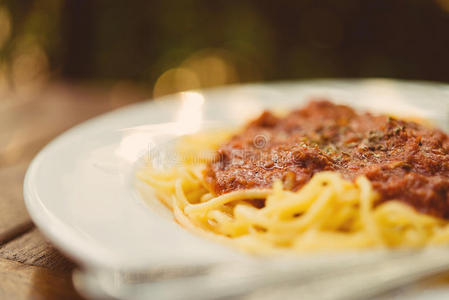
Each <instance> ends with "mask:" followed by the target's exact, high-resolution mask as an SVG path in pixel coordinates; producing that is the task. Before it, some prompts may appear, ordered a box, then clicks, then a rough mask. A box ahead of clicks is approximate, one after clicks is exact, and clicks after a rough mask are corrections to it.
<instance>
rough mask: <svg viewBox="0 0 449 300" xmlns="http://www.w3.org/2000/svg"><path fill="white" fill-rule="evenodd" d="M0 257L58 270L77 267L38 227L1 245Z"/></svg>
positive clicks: (68, 269) (68, 270)
mask: <svg viewBox="0 0 449 300" xmlns="http://www.w3.org/2000/svg"><path fill="white" fill-rule="evenodd" d="M0 257H1V258H6V259H10V260H14V261H17V262H21V263H24V264H27V265H31V266H40V267H46V268H48V269H50V270H53V271H58V272H70V271H72V270H73V268H74V267H75V264H73V263H72V262H70V261H69V260H68V259H66V258H65V257H63V256H62V255H61V254H60V253H59V252H58V251H57V250H56V249H55V248H54V247H53V246H52V245H51V244H50V243H49V242H48V241H47V240H46V239H45V238H44V236H42V234H41V233H40V232H39V231H38V230H37V229H36V228H33V229H32V230H30V231H28V232H27V233H25V234H23V235H21V236H20V237H18V238H16V239H15V240H13V241H10V242H9V243H7V244H5V245H3V246H2V247H0Z"/></svg>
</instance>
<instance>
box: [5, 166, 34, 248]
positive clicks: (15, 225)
mask: <svg viewBox="0 0 449 300" xmlns="http://www.w3.org/2000/svg"><path fill="white" fill-rule="evenodd" d="M27 166H28V163H24V164H19V165H15V166H12V167H7V168H0V183H1V184H0V244H1V243H3V242H5V241H8V240H10V239H12V238H14V237H15V236H17V235H18V234H20V233H22V232H24V231H26V230H28V229H30V228H31V227H32V223H31V220H30V218H29V216H28V213H27V212H26V209H25V204H24V203H23V200H22V199H23V193H22V185H23V178H24V175H25V170H26V168H27Z"/></svg>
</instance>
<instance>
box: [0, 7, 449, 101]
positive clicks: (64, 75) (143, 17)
mask: <svg viewBox="0 0 449 300" xmlns="http://www.w3.org/2000/svg"><path fill="white" fill-rule="evenodd" d="M0 3H1V4H0V83H1V84H2V85H6V86H7V87H12V88H16V89H17V88H21V87H23V86H26V85H33V84H34V85H35V84H42V83H44V82H47V81H48V80H62V81H70V82H79V81H82V82H88V83H89V84H90V83H92V84H109V83H116V82H130V83H132V84H138V85H141V86H144V87H146V88H148V89H149V90H151V91H153V94H154V95H155V96H159V95H163V94H167V93H171V92H176V91H179V90H183V89H188V88H198V87H208V86H215V85H223V84H229V83H235V82H249V81H269V80H284V79H303V78H321V77H393V78H406V79H420V80H434V81H449V0H375V1H355V0H339V1H335V0H333V1H331V0H325V1H312V0H298V1H268V0H258V1H245V0H241V1H222V0H178V1H174V0H165V1H147V0H134V1H106V0H92V1H89V0H65V1H57V0H20V1H18V0H4V1H3V2H0Z"/></svg>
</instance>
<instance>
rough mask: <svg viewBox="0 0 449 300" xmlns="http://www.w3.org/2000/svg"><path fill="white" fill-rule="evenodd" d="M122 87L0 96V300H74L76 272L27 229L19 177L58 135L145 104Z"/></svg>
mask: <svg viewBox="0 0 449 300" xmlns="http://www.w3.org/2000/svg"><path fill="white" fill-rule="evenodd" d="M148 95H149V93H148V92H146V91H144V90H142V89H139V88H136V87H135V86H133V85H130V84H127V83H118V84H115V85H114V86H112V87H109V88H98V87H97V88H92V87H80V86H73V85H72V86H71V85H67V84H62V83H55V84H51V85H47V86H45V87H40V88H37V87H36V88H35V89H33V90H26V91H16V92H10V91H3V92H2V91H0V299H80V298H81V296H80V295H78V294H77V293H76V291H75V290H74V288H73V286H72V281H71V273H72V270H73V269H74V268H75V267H76V266H75V264H74V263H73V262H71V261H70V260H69V259H67V258H65V257H64V256H63V255H62V254H61V253H60V252H58V250H56V249H55V248H54V247H53V246H51V244H49V243H48V242H47V241H46V240H45V238H44V237H43V236H42V234H41V233H40V232H39V230H37V229H36V227H35V226H34V225H33V223H32V221H31V219H30V217H29V215H28V213H27V211H26V209H25V206H24V202H23V195H22V184H23V178H24V174H25V171H26V169H27V167H28V165H29V163H30V161H31V160H32V158H33V157H34V156H35V155H36V154H37V152H38V151H39V150H40V149H41V148H42V147H43V146H44V145H45V144H46V143H48V142H49V141H50V140H51V139H52V138H54V137H55V136H56V135H58V134H59V133H61V132H63V131H64V130H66V129H68V128H70V127H72V126H73V125H75V124H77V123H80V122H81V121H84V120H86V119H88V118H91V117H93V116H95V115H98V114H100V113H103V112H106V111H109V110H112V109H114V108H117V107H119V106H122V105H125V104H128V103H130V102H135V101H137V100H141V99H145V98H148Z"/></svg>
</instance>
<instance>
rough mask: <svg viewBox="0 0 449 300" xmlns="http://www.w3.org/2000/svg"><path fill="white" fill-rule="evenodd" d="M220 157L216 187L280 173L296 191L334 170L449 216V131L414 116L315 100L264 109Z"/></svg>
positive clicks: (212, 175) (211, 179)
mask: <svg viewBox="0 0 449 300" xmlns="http://www.w3.org/2000/svg"><path fill="white" fill-rule="evenodd" d="M218 158H219V159H217V160H216V161H214V162H212V163H210V164H209V166H208V168H207V169H206V171H205V177H206V181H207V182H208V184H209V185H210V186H211V188H212V189H213V191H215V193H216V194H223V193H227V192H230V191H234V190H240V189H248V188H264V187H270V186H271V185H272V183H273V181H275V180H276V179H281V180H283V181H284V184H285V186H286V188H288V189H290V190H293V191H295V190H298V189H299V188H300V187H301V186H303V185H304V184H305V183H306V182H307V181H308V180H310V178H311V177H312V176H313V174H315V173H317V172H320V171H325V170H330V171H337V172H340V173H341V174H342V175H343V176H344V177H345V178H347V179H350V180H354V179H355V178H356V177H358V176H360V175H365V176H366V177H367V178H368V179H369V180H370V181H371V183H372V185H373V188H374V189H375V190H376V191H377V192H379V194H380V196H381V198H380V200H379V203H381V202H384V201H388V200H393V199H396V200H400V201H402V202H405V203H408V204H410V205H411V206H413V207H414V208H416V209H417V210H418V211H420V212H422V213H426V214H430V215H433V216H437V217H442V218H445V219H449V137H448V135H447V134H445V133H443V132H442V131H440V130H438V129H431V128H427V127H425V126H423V125H420V124H417V123H415V122H408V121H402V120H398V119H395V118H392V117H388V116H385V115H372V114H370V113H357V112H355V111H354V110H353V109H351V108H349V107H347V106H343V105H336V104H333V103H331V102H328V101H325V100H319V101H312V102H310V103H309V104H308V105H307V106H306V107H304V108H301V109H298V110H294V111H292V112H290V113H289V114H288V115H286V116H285V117H277V116H275V115H273V114H272V113H270V112H268V111H266V112H264V113H263V114H262V115H261V116H260V117H259V118H258V119H256V120H254V121H252V122H251V123H249V124H248V125H247V126H246V127H245V129H244V130H243V131H242V132H240V133H239V134H237V135H235V136H234V137H233V138H232V139H231V140H230V141H229V142H227V143H226V144H224V145H222V146H221V147H220V148H219V149H218Z"/></svg>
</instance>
